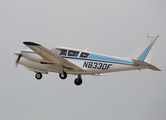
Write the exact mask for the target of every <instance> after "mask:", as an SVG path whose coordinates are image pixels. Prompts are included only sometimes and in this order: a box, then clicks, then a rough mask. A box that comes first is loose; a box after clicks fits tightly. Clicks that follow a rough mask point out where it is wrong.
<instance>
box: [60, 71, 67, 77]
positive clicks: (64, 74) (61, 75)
mask: <svg viewBox="0 0 166 120" xmlns="http://www.w3.org/2000/svg"><path fill="white" fill-rule="evenodd" d="M59 77H60V78H61V79H66V78H67V73H66V72H65V71H63V73H62V74H61V73H59Z"/></svg>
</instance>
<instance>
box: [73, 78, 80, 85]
mask: <svg viewBox="0 0 166 120" xmlns="http://www.w3.org/2000/svg"><path fill="white" fill-rule="evenodd" d="M74 83H75V84H76V85H78V86H79V85H81V84H82V79H81V78H76V79H75V80H74Z"/></svg>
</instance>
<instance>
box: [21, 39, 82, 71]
mask: <svg viewBox="0 0 166 120" xmlns="http://www.w3.org/2000/svg"><path fill="white" fill-rule="evenodd" d="M23 43H24V44H25V45H26V46H28V47H29V48H30V49H32V50H33V51H34V52H36V53H37V54H38V55H39V56H41V57H42V58H43V59H45V60H48V61H50V62H53V63H55V64H56V65H58V66H59V67H60V68H66V69H71V70H77V71H85V70H84V69H82V68H80V67H78V66H77V65H75V64H73V63H71V62H70V61H68V60H66V59H64V58H62V57H61V56H60V55H57V54H55V53H54V52H52V51H50V50H49V49H47V48H45V47H43V46H42V45H40V44H37V43H33V42H23Z"/></svg>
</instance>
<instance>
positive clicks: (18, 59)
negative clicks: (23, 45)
mask: <svg viewBox="0 0 166 120" xmlns="http://www.w3.org/2000/svg"><path fill="white" fill-rule="evenodd" d="M21 56H22V55H21V54H20V55H19V56H18V58H17V60H16V67H17V65H18V63H19V61H20V58H21Z"/></svg>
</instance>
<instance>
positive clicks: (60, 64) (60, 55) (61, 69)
mask: <svg viewBox="0 0 166 120" xmlns="http://www.w3.org/2000/svg"><path fill="white" fill-rule="evenodd" d="M158 39H159V35H148V36H147V37H146V38H145V40H144V41H143V42H142V44H141V45H139V46H138V47H137V48H136V49H135V51H133V52H132V54H131V55H129V56H128V57H114V56H108V55H102V54H98V53H94V52H89V51H87V50H78V49H73V48H68V47H56V48H53V49H51V50H49V49H47V48H45V47H43V46H42V45H40V44H38V43H34V42H27V41H25V42H23V44H25V45H26V46H28V47H29V48H30V49H24V50H22V51H21V52H16V53H14V54H15V55H17V56H18V58H17V60H16V66H17V64H21V65H23V66H25V67H27V69H28V70H30V71H33V72H35V73H36V75H35V77H36V79H37V80H40V79H41V78H42V74H48V72H56V73H59V77H60V78H61V79H66V78H67V75H68V74H72V75H77V76H78V77H77V78H76V79H75V80H74V83H75V84H76V85H77V86H79V85H81V84H82V77H81V76H82V75H96V76H101V75H102V73H108V72H117V71H127V70H141V69H151V70H155V71H161V70H160V69H159V68H157V67H155V66H153V65H151V64H150V62H151V59H152V56H153V53H154V49H155V46H156V43H157V41H158Z"/></svg>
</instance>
